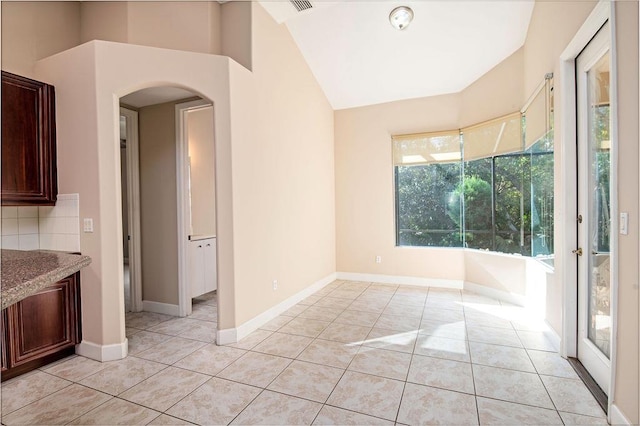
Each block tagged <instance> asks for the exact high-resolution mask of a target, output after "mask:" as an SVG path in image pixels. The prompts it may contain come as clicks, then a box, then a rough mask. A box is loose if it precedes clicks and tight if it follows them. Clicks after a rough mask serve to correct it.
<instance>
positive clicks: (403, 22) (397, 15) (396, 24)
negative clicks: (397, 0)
mask: <svg viewBox="0 0 640 426" xmlns="http://www.w3.org/2000/svg"><path fill="white" fill-rule="evenodd" d="M412 20H413V10H411V8H410V7H407V6H398V7H396V8H395V9H393V10H392V11H391V13H390V14H389V22H391V26H393V28H395V29H396V30H404V29H405V28H407V27H408V26H409V24H410V23H411V21H412Z"/></svg>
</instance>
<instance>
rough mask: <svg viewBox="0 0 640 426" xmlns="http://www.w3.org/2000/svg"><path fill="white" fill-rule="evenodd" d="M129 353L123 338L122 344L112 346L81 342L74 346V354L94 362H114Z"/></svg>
mask: <svg viewBox="0 0 640 426" xmlns="http://www.w3.org/2000/svg"><path fill="white" fill-rule="evenodd" d="M128 352H129V341H128V340H127V339H126V338H125V339H124V342H122V343H116V344H113V345H98V344H97V343H92V342H88V341H86V340H83V341H82V342H80V344H79V345H76V353H77V354H78V355H82V356H84V357H87V358H91V359H95V360H96V361H100V362H106V361H116V360H118V359H123V358H125V357H126V356H127V354H128Z"/></svg>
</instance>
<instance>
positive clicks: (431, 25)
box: [261, 0, 534, 109]
mask: <svg viewBox="0 0 640 426" xmlns="http://www.w3.org/2000/svg"><path fill="white" fill-rule="evenodd" d="M303 3H305V2H304V1H303ZM306 3H308V2H306ZM261 4H262V5H263V6H264V7H265V9H266V10H267V11H268V12H269V13H270V14H271V16H272V17H273V18H274V19H275V20H276V21H277V22H279V23H284V24H285V25H286V26H287V27H288V29H289V31H290V33H291V35H292V36H293V38H294V40H295V42H296V43H297V44H298V47H299V48H300V51H301V52H302V54H303V56H304V57H305V59H306V61H307V63H308V64H309V67H310V68H311V70H312V72H313V73H314V75H315V77H316V79H317V80H318V82H319V84H320V86H321V87H322V89H323V90H324V92H325V95H326V96H327V98H328V99H329V102H330V103H331V105H332V106H333V108H334V109H344V108H352V107H357V106H363V105H371V104H377V103H383V102H390V101H396V100H402V99H410V98H418V97H424V96H434V95H440V94H445V93H455V92H459V91H460V90H462V89H464V88H465V87H467V86H468V85H469V84H471V83H473V82H474V81H475V80H477V79H478V78H479V77H481V76H482V75H483V74H485V73H486V72H487V71H489V70H490V69H491V68H493V67H494V66H496V65H497V64H498V63H500V62H501V61H502V60H504V59H505V58H507V57H508V56H510V55H511V54H512V53H514V52H515V51H516V50H518V49H519V48H520V47H522V45H523V44H524V42H525V39H526V35H527V30H528V28H529V21H530V20H531V15H532V12H533V6H534V1H529V0H520V1H514V0H498V1H484V0H470V1H460V0H446V1H438V0H433V1H424V0H423V1H406V2H402V3H399V2H398V1H387V0H378V1H350V0H343V1H320V0H316V1H312V2H311V3H310V4H311V6H312V7H311V8H310V9H307V10H304V11H302V12H298V11H297V10H296V8H295V7H294V5H293V4H292V2H290V1H287V0H279V1H274V0H262V1H261ZM400 5H403V6H409V7H411V8H412V9H413V12H414V16H415V17H414V20H413V22H412V23H411V25H410V26H409V27H408V28H406V29H404V30H402V31H398V30H396V29H394V28H393V27H392V26H391V25H390V23H389V13H390V12H391V10H392V9H393V8H395V7H396V6H400Z"/></svg>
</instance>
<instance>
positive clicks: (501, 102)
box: [459, 48, 544, 127]
mask: <svg viewBox="0 0 640 426" xmlns="http://www.w3.org/2000/svg"><path fill="white" fill-rule="evenodd" d="M542 76H544V74H540V75H539V80H540V81H541V80H542ZM523 82H524V48H520V49H518V50H517V51H516V52H515V53H513V54H512V55H511V56H509V57H508V58H506V59H505V60H504V61H502V62H500V63H499V64H498V65H496V66H495V67H494V68H493V69H491V70H490V71H489V72H488V73H486V74H485V75H483V76H482V77H480V78H479V79H478V80H476V81H475V82H473V83H472V84H470V85H469V86H468V87H466V88H465V89H464V90H463V91H462V92H461V93H460V95H461V100H460V101H461V105H460V121H459V124H460V127H465V126H469V125H473V124H476V123H480V122H482V121H485V120H487V119H488V118H492V117H500V116H503V115H507V114H511V113H512V112H515V111H519V110H520V108H522V105H523V104H524V102H525V100H526V98H525V96H529V94H530V92H526V94H525V91H524V90H523ZM478 105H482V107H481V108H478Z"/></svg>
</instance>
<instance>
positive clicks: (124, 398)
mask: <svg viewBox="0 0 640 426" xmlns="http://www.w3.org/2000/svg"><path fill="white" fill-rule="evenodd" d="M126 320H127V330H126V331H127V336H128V338H129V352H130V356H129V357H127V358H126V359H124V360H121V361H113V362H107V363H99V362H96V361H93V360H90V359H87V358H83V357H80V356H74V357H70V358H67V359H65V360H62V361H60V362H58V363H56V364H53V365H49V366H46V367H43V368H42V369H40V370H36V371H34V372H31V373H29V374H26V375H24V376H21V377H18V378H15V379H13V380H9V381H7V382H4V383H2V423H3V424H6V425H12V424H105V425H106V424H109V425H112V424H127V425H135V424H191V423H193V424H306V425H308V424H317V425H330V424H376V425H377V424H382V425H393V424H401V425H404V424H406V425H413V424H448V425H451V424H455V425H474V424H482V425H485V424H487V425H489V424H506V425H516V424H518V425H519V424H536V425H543V424H544V425H547V424H549V425H551V424H560V425H561V424H602V425H605V424H606V419H605V416H604V413H603V412H602V410H601V409H600V407H599V406H598V404H597V403H596V401H595V400H594V399H593V397H592V396H591V394H590V393H589V392H588V390H587V389H586V387H585V386H584V385H583V383H582V382H581V381H580V380H579V379H578V376H577V375H576V373H575V372H574V371H573V369H572V368H571V366H570V365H569V364H568V363H567V361H565V360H564V359H562V358H561V357H559V356H558V355H557V354H556V353H555V352H553V347H552V345H551V343H550V342H549V341H547V339H546V337H545V335H544V332H543V330H544V327H545V325H544V323H543V322H541V321H537V320H532V319H531V318H529V317H528V316H527V314H526V311H525V310H524V309H522V308H519V307H516V306H513V305H508V304H505V303H500V302H498V301H496V300H492V299H489V298H485V297H482V296H479V295H476V294H471V293H467V292H464V291H458V290H445V289H436V288H430V289H429V288H417V287H409V286H396V285H386V284H385V285H381V284H369V283H361V282H349V281H336V282H334V283H332V284H330V285H328V286H327V287H325V288H324V289H322V290H321V291H319V292H317V293H316V294H314V295H313V296H310V297H308V298H307V299H306V300H304V301H302V302H301V303H299V304H298V305H296V306H294V307H292V308H291V309H289V310H288V311H286V312H285V313H284V314H282V315H281V316H279V317H277V318H275V319H274V320H272V321H270V322H269V323H267V324H265V325H264V326H263V327H262V328H261V329H259V330H256V331H255V332H253V333H252V334H251V335H249V336H248V337H246V338H245V339H243V340H242V341H240V342H239V343H237V344H235V345H230V346H216V345H215V330H216V327H217V324H216V323H215V321H216V320H217V306H216V297H215V294H211V295H209V296H208V297H205V298H201V299H198V300H196V301H195V303H194V308H193V315H191V316H190V317H188V318H174V317H169V316H166V315H159V314H151V313H130V314H127V318H126Z"/></svg>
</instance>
